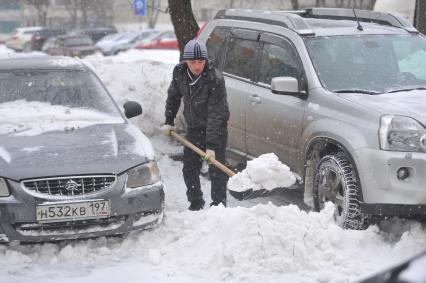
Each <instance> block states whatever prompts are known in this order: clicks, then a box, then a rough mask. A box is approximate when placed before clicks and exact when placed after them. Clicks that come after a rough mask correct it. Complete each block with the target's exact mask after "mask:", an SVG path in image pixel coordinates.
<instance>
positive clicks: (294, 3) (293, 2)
mask: <svg viewBox="0 0 426 283" xmlns="http://www.w3.org/2000/svg"><path fill="white" fill-rule="evenodd" d="M291 7H292V9H293V10H299V0H291Z"/></svg>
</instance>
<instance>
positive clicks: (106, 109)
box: [0, 70, 121, 118]
mask: <svg viewBox="0 0 426 283" xmlns="http://www.w3.org/2000/svg"><path fill="white" fill-rule="evenodd" d="M16 101H26V102H37V103H39V102H42V103H44V104H46V105H58V106H64V107H67V108H84V109H88V110H95V111H97V112H102V113H105V114H108V115H109V116H114V117H117V118H118V117H121V115H120V112H119V110H118V109H117V108H116V106H115V104H114V103H113V101H112V100H111V98H110V96H109V95H108V93H107V92H106V90H105V89H104V87H103V86H102V84H101V83H100V82H99V80H98V79H97V78H96V77H95V76H94V75H93V74H91V73H90V72H88V71H77V70H75V71H74V70H13V71H0V104H3V103H8V102H16ZM22 115H25V113H22Z"/></svg>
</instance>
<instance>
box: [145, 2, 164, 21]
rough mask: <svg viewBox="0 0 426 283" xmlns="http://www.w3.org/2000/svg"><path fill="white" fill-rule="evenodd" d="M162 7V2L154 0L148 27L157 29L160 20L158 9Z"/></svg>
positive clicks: (149, 14)
mask: <svg viewBox="0 0 426 283" xmlns="http://www.w3.org/2000/svg"><path fill="white" fill-rule="evenodd" d="M160 6H161V0H152V3H151V7H150V9H149V10H148V27H149V28H155V25H156V24H157V20H158V9H159V8H160Z"/></svg>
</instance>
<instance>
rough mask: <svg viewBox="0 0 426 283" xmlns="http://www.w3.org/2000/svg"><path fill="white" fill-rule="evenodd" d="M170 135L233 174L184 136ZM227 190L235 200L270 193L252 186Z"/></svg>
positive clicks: (222, 169)
mask: <svg viewBox="0 0 426 283" xmlns="http://www.w3.org/2000/svg"><path fill="white" fill-rule="evenodd" d="M170 136H172V137H174V138H175V139H177V140H178V141H179V142H180V143H181V144H183V145H184V146H186V147H188V148H189V149H191V150H193V151H194V152H195V153H197V154H198V155H200V156H201V157H202V158H203V159H204V160H207V161H208V162H210V163H211V164H213V165H214V166H216V167H217V168H218V169H219V170H221V171H222V172H224V173H225V174H226V175H228V176H229V177H232V176H234V175H235V172H234V171H232V170H231V169H229V168H228V167H226V166H225V165H223V164H222V163H220V162H219V161H217V160H216V159H206V155H207V154H206V153H205V152H204V151H203V150H201V149H200V148H198V147H197V146H195V145H194V144H192V143H191V142H189V141H188V140H187V139H186V138H184V137H183V136H181V135H179V134H178V133H176V132H175V131H170ZM227 189H228V192H229V194H230V195H231V196H233V197H234V198H236V199H237V200H240V201H241V200H248V199H253V198H257V197H260V196H264V195H266V194H268V193H270V192H271V191H269V190H266V189H260V190H253V189H252V188H247V190H245V191H241V192H240V191H233V190H230V189H229V188H227Z"/></svg>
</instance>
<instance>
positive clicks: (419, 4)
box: [414, 0, 426, 34]
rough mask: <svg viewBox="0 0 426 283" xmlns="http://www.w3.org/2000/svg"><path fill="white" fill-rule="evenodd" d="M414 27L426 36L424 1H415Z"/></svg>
mask: <svg viewBox="0 0 426 283" xmlns="http://www.w3.org/2000/svg"><path fill="white" fill-rule="evenodd" d="M414 25H415V26H416V27H417V29H418V30H419V31H420V32H421V33H423V34H426V1H425V0H417V1H416V14H415V20H414Z"/></svg>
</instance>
